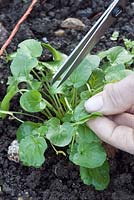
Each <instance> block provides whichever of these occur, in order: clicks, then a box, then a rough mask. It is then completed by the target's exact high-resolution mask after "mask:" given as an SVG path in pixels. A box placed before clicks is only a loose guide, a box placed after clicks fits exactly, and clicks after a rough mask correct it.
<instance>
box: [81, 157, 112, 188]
mask: <svg viewBox="0 0 134 200" xmlns="http://www.w3.org/2000/svg"><path fill="white" fill-rule="evenodd" d="M80 176H81V179H82V180H83V182H84V184H87V185H91V184H92V185H93V186H94V187H95V189H96V190H104V189H106V188H107V186H108V184H109V181H110V177H109V164H108V162H107V161H105V162H104V164H103V165H102V166H100V167H97V168H94V169H89V168H85V167H80Z"/></svg>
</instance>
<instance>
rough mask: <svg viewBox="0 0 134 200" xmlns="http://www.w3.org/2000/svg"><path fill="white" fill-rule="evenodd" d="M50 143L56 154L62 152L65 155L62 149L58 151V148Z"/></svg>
mask: <svg viewBox="0 0 134 200" xmlns="http://www.w3.org/2000/svg"><path fill="white" fill-rule="evenodd" d="M51 145H52V147H53V149H54V151H55V153H56V155H58V154H63V155H64V156H66V154H65V152H64V151H58V150H57V149H56V148H55V147H54V145H53V144H52V143H51Z"/></svg>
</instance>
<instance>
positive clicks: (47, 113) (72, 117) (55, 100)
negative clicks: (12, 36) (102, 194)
mask: <svg viewBox="0 0 134 200" xmlns="http://www.w3.org/2000/svg"><path fill="white" fill-rule="evenodd" d="M43 49H48V50H49V51H50V52H51V54H52V55H53V60H52V61H49V62H43V61H41V59H40V57H41V55H42V52H43ZM66 57H67V56H66V55H64V54H62V53H60V52H58V51H57V50H55V49H54V48H53V47H52V46H51V45H49V44H45V43H41V42H38V41H36V40H33V39H29V40H25V41H23V42H21V43H20V44H19V45H18V49H17V51H16V52H15V53H13V54H12V55H10V56H9V57H8V59H9V60H12V62H11V65H10V69H11V74H12V76H10V77H9V79H8V82H7V84H8V88H7V93H6V95H5V97H4V98H3V100H2V102H1V105H0V108H1V109H0V116H1V118H2V119H4V118H5V117H6V115H10V116H12V118H14V119H16V120H18V121H19V122H20V123H21V124H20V126H19V128H18V130H17V134H16V135H17V141H18V144H19V159H20V161H21V162H22V163H23V165H25V166H33V167H40V166H41V165H42V164H43V163H44V162H45V157H44V153H45V151H46V149H47V147H48V144H49V145H51V146H52V148H53V149H54V150H55V152H56V154H63V155H64V156H66V155H67V154H68V155H69V159H70V161H71V162H73V163H74V164H76V165H78V166H80V176H81V179H82V180H83V182H84V183H85V184H88V185H93V186H94V187H95V188H96V189H97V190H103V189H105V188H106V187H107V186H108V183H109V165H108V161H107V156H106V152H105V149H104V148H103V146H102V142H101V141H100V140H99V139H98V137H97V136H96V135H95V134H94V132H93V131H92V130H90V129H89V128H88V127H87V126H86V122H87V121H88V120H90V119H93V118H96V117H101V116H102V115H101V113H91V114H88V113H86V111H85V109H84V103H85V101H86V100H87V99H88V98H89V97H91V96H93V95H95V94H97V93H98V92H100V91H102V90H103V87H104V86H105V84H107V83H112V82H115V81H119V80H121V79H122V78H124V77H125V76H127V75H128V74H130V73H132V70H130V69H129V68H130V66H131V64H132V63H133V57H134V55H133V54H132V53H131V51H129V49H128V50H127V49H125V48H124V47H120V46H117V47H113V48H111V49H109V50H107V51H103V52H101V53H99V54H98V55H87V56H86V57H85V59H84V60H83V61H82V63H81V64H80V65H79V66H78V67H77V69H76V70H75V71H74V72H73V73H72V75H71V76H70V77H69V78H68V80H67V81H66V82H65V83H64V84H63V85H61V86H60V87H57V85H58V81H57V82H56V83H55V84H54V85H51V84H50V80H51V78H52V76H53V74H54V73H55V72H56V71H57V70H58V68H59V67H60V66H61V64H62V63H63V62H64V60H65V59H66ZM16 94H19V96H20V99H19V102H20V108H21V110H22V109H23V112H21V111H10V110H9V109H10V102H11V100H12V98H13V97H14V96H15V95H16ZM19 115H21V116H22V115H23V120H22V117H21V119H20V118H19ZM25 116H29V117H30V119H31V117H32V119H33V121H26V120H25ZM34 119H35V120H34ZM65 146H68V151H67V152H64V151H63V149H64V148H62V149H61V150H57V147H58V149H59V147H65ZM17 158H18V157H17Z"/></svg>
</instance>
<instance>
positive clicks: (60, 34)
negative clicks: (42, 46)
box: [55, 29, 65, 37]
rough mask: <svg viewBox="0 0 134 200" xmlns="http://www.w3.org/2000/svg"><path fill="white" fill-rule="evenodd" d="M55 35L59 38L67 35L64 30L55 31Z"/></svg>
mask: <svg viewBox="0 0 134 200" xmlns="http://www.w3.org/2000/svg"><path fill="white" fill-rule="evenodd" d="M55 35H56V36H58V37H62V36H64V35H65V31H64V30H62V29H59V30H57V31H55Z"/></svg>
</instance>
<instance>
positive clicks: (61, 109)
mask: <svg viewBox="0 0 134 200" xmlns="http://www.w3.org/2000/svg"><path fill="white" fill-rule="evenodd" d="M55 97H56V100H57V103H58V105H59V108H60V111H61V114H62V115H63V116H64V111H63V108H62V105H61V103H60V100H59V97H58V95H57V94H55Z"/></svg>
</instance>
